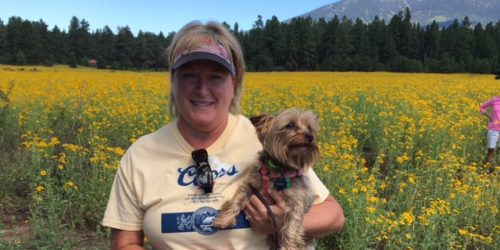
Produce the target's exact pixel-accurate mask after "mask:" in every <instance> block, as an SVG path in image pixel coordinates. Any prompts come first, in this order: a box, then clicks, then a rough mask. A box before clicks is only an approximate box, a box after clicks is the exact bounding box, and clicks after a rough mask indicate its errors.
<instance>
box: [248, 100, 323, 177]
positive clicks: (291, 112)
mask: <svg viewBox="0 0 500 250" xmlns="http://www.w3.org/2000/svg"><path fill="white" fill-rule="evenodd" d="M250 120H251V121H252V123H253V124H254V126H255V127H256V130H257V136H258V138H259V140H260V142H261V143H262V146H263V147H264V151H266V152H267V153H268V154H269V156H270V157H272V158H273V159H274V160H276V161H278V162H279V163H280V164H283V165H286V166H289V167H292V168H294V169H297V170H300V169H301V168H305V167H312V166H313V165H314V163H316V162H317V161H318V160H319V157H320V153H319V148H318V144H317V141H316V136H317V133H318V129H319V123H318V118H317V117H316V115H314V114H313V113H312V112H311V111H307V112H302V111H300V110H298V109H287V110H285V111H283V112H281V113H278V114H276V115H260V116H256V117H252V118H250Z"/></svg>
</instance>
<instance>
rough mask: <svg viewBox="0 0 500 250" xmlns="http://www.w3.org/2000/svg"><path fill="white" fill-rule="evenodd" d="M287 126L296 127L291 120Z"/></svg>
mask: <svg viewBox="0 0 500 250" xmlns="http://www.w3.org/2000/svg"><path fill="white" fill-rule="evenodd" d="M286 127H287V128H294V127H295V124H294V123H293V122H290V123H288V124H287V125H286Z"/></svg>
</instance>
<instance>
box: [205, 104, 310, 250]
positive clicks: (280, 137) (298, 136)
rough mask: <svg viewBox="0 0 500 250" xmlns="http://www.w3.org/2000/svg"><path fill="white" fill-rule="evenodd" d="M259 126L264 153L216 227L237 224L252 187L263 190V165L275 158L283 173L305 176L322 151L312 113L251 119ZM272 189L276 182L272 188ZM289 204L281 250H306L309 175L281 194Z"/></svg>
mask: <svg viewBox="0 0 500 250" xmlns="http://www.w3.org/2000/svg"><path fill="white" fill-rule="evenodd" d="M251 121H252V123H253V124H254V126H255V127H256V131H257V136H258V138H259V140H260V142H261V143H262V146H263V150H262V151H261V152H259V157H258V160H257V161H255V163H254V164H253V166H252V168H251V169H250V172H249V174H248V178H247V180H246V182H245V183H244V184H242V185H241V186H240V187H239V189H238V191H237V192H236V194H235V195H234V197H233V198H232V199H231V200H228V201H226V202H225V203H224V204H223V206H222V209H221V211H220V213H219V215H218V217H217V218H216V219H215V220H214V222H213V224H212V225H213V226H214V227H217V228H228V227H231V226H233V225H234V224H235V223H236V217H237V216H238V214H239V213H240V211H242V210H243V209H244V208H245V206H246V204H247V202H248V200H249V197H250V196H251V195H252V194H253V192H252V190H251V188H250V186H252V187H254V188H256V189H257V190H261V188H262V176H261V174H260V173H259V167H260V166H261V165H262V162H266V160H267V159H272V161H273V162H275V163H276V164H275V165H277V166H279V168H280V170H281V171H286V170H300V171H301V172H303V173H305V172H306V171H307V170H308V168H311V167H313V165H314V164H315V163H316V162H317V161H318V160H319V158H320V152H319V148H318V145H317V141H316V136H317V132H318V129H319V124H318V119H317V117H316V116H315V115H314V114H313V113H312V112H311V111H307V112H303V111H300V110H298V109H287V110H285V111H282V112H280V113H278V114H276V115H260V116H257V117H252V118H251ZM269 186H270V187H271V188H272V186H273V183H272V182H271V183H270V185H269ZM279 192H280V193H282V194H283V195H284V200H285V201H286V208H285V215H284V220H283V225H282V227H281V228H280V229H279V231H278V235H276V237H278V242H279V245H280V246H279V249H306V248H307V245H308V244H310V243H312V242H311V241H309V240H307V239H306V238H305V236H304V232H303V229H302V220H303V218H304V214H305V213H306V211H307V210H308V209H309V207H310V206H311V205H312V201H313V199H314V198H315V197H314V196H313V193H312V191H311V188H310V186H309V180H308V179H307V177H306V176H304V175H300V176H297V177H294V178H292V179H291V185H290V188H287V189H283V190H281V191H279ZM273 237H275V236H274V235H270V236H269V244H270V249H274V238H273Z"/></svg>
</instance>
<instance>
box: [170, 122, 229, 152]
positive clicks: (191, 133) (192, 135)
mask: <svg viewBox="0 0 500 250" xmlns="http://www.w3.org/2000/svg"><path fill="white" fill-rule="evenodd" d="M227 123H228V121H227V119H226V120H225V121H222V122H221V123H220V124H219V125H218V126H215V127H214V128H213V129H210V130H199V129H197V128H195V127H193V126H189V125H188V124H187V123H185V122H184V121H182V120H179V122H178V123H177V128H178V129H179V132H180V133H181V135H182V137H184V139H185V140H186V142H187V143H189V145H191V146H192V147H193V148H194V149H200V148H208V147H209V146H210V145H212V144H213V143H214V142H215V141H217V139H219V137H220V136H221V135H222V133H224V130H225V129H226V126H227Z"/></svg>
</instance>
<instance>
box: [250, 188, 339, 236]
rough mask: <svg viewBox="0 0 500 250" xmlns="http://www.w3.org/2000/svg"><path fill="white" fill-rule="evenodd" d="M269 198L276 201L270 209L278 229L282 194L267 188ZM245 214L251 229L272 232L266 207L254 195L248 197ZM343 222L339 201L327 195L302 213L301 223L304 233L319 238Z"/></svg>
mask: <svg viewBox="0 0 500 250" xmlns="http://www.w3.org/2000/svg"><path fill="white" fill-rule="evenodd" d="M269 194H270V195H271V198H272V199H273V200H274V201H275V202H276V203H275V204H274V205H271V206H270V207H271V210H272V212H273V214H274V217H275V220H276V224H277V225H276V226H277V228H278V230H279V228H281V227H282V226H283V222H284V216H285V213H287V209H289V208H287V206H286V202H285V199H284V197H283V195H282V194H280V193H279V192H276V191H275V190H269ZM245 215H246V217H247V218H248V220H249V221H250V225H251V226H252V230H253V231H254V232H256V233H262V234H272V233H274V225H273V222H272V220H271V218H270V217H269V215H268V213H267V209H266V207H265V206H264V204H262V202H261V201H260V200H259V198H258V197H257V196H255V195H252V196H251V197H250V200H249V202H248V203H247V206H246V208H245ZM344 223H345V218H344V213H343V210H342V208H341V206H340V205H339V203H338V202H337V201H336V200H335V199H334V198H333V197H332V196H328V197H327V198H326V199H325V200H324V201H323V202H321V203H319V204H316V205H313V206H312V207H311V208H310V209H309V210H308V212H307V213H306V214H305V215H304V221H303V223H302V226H303V229H304V233H305V234H306V235H307V236H309V237H312V238H320V237H324V236H327V235H329V234H330V233H333V232H339V231H341V230H342V229H343V227H344Z"/></svg>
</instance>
